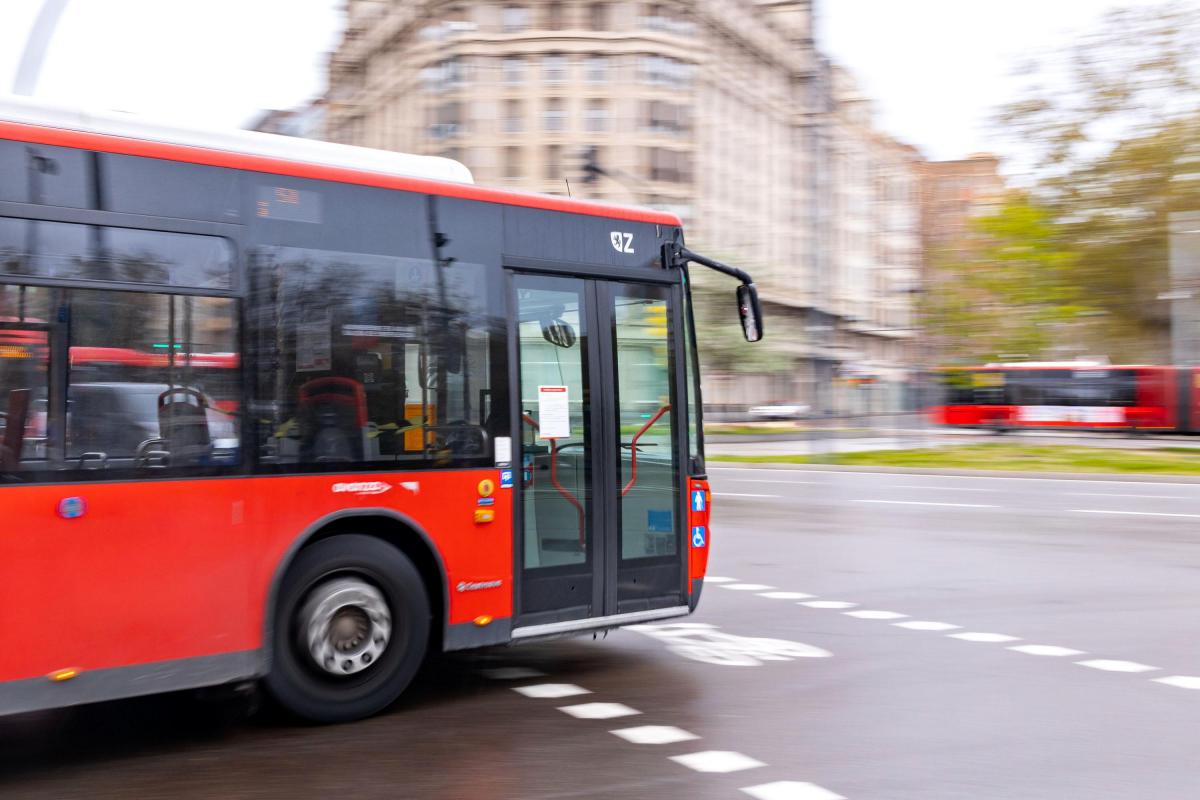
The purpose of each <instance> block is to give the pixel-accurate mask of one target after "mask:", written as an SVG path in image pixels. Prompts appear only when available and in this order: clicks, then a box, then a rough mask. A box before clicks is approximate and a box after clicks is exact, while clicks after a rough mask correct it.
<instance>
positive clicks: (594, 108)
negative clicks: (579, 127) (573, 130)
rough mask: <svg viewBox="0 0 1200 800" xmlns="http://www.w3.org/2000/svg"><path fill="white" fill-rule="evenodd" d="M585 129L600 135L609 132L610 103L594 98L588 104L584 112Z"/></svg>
mask: <svg viewBox="0 0 1200 800" xmlns="http://www.w3.org/2000/svg"><path fill="white" fill-rule="evenodd" d="M583 122H584V129H585V130H587V131H588V132H589V133H600V132H602V131H606V130H608V103H607V102H606V101H604V100H601V99H600V98H592V99H591V100H588V102H587V108H586V109H584V112H583Z"/></svg>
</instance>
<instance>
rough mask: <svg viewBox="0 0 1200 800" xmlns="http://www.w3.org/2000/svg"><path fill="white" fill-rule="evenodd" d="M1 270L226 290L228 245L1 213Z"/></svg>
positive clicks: (229, 276) (230, 279)
mask: <svg viewBox="0 0 1200 800" xmlns="http://www.w3.org/2000/svg"><path fill="white" fill-rule="evenodd" d="M0 272H3V273H5V274H9V275H38V276H41V277H49V278H86V279H89V280H102V281H123V282H128V283H155V284H168V285H173V286H189V287H196V288H203V289H229V288H232V286H233V249H232V247H231V246H230V245H229V242H227V241H226V240H225V239H221V238H219V237H216V236H196V235H192V234H186V233H167V232H163V231H145V230H135V229H133V228H111V227H102V226H98V225H77V224H74V223H65V222H39V221H33V220H24V219H14V218H10V217H0Z"/></svg>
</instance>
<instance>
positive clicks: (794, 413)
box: [749, 404, 809, 419]
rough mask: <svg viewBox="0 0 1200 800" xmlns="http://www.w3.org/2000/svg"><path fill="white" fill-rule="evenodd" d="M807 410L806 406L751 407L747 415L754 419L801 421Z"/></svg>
mask: <svg viewBox="0 0 1200 800" xmlns="http://www.w3.org/2000/svg"><path fill="white" fill-rule="evenodd" d="M808 410H809V409H808V406H802V405H784V404H779V405H766V406H751V407H750V411H749V413H750V416H751V417H753V418H754V419H801V418H803V417H805V416H807V415H808Z"/></svg>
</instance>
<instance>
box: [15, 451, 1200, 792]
mask: <svg viewBox="0 0 1200 800" xmlns="http://www.w3.org/2000/svg"><path fill="white" fill-rule="evenodd" d="M712 475H713V480H714V487H715V492H716V498H715V509H716V511H715V521H714V534H713V536H714V541H713V546H714V548H715V549H714V552H713V558H712V563H711V565H710V566H711V569H710V572H711V573H712V576H713V577H712V580H710V581H709V582H708V583H707V584H706V586H705V589H704V598H703V602H702V606H701V610H700V611H699V612H698V614H697V615H695V616H694V617H692V618H689V619H687V620H685V621H684V623H685V625H684V626H680V625H677V624H665V625H655V626H649V627H646V628H643V629H640V630H624V631H618V632H614V633H612V634H610V635H609V636H608V637H606V638H602V639H597V640H592V639H582V640H570V641H560V642H551V643H544V644H538V645H531V646H525V647H514V648H502V649H498V650H494V651H488V652H484V653H475V654H466V655H456V656H453V657H448V658H442V659H438V660H437V661H435V662H433V663H432V664H431V665H430V667H429V668H428V669H427V670H426V671H425V673H424V674H423V675H422V677H421V678H420V679H419V681H418V683H417V685H416V687H415V688H414V690H413V692H412V693H411V695H410V696H409V697H408V698H407V699H406V700H404V701H402V702H401V704H399V705H398V706H397V707H396V708H394V709H392V710H391V711H389V712H388V713H386V714H384V715H382V716H380V717H378V718H375V719H372V720H368V721H365V722H360V723H355V724H353V725H345V726H337V727H306V726H295V725H292V724H290V723H288V722H286V721H284V720H281V719H279V718H278V717H276V716H275V715H273V714H270V713H262V714H259V715H257V716H255V717H254V718H252V719H251V720H250V721H245V722H223V721H220V720H219V719H218V718H217V716H218V715H217V714H216V713H215V712H214V711H213V709H212V708H211V707H209V706H205V705H202V704H198V703H197V702H195V701H194V700H193V699H191V698H190V697H189V696H173V697H167V698H150V699H143V700H137V701H132V702H121V703H110V704H105V705H102V706H95V707H90V708H83V709H75V710H67V711H58V712H49V713H42V714H36V715H27V716H22V717H16V718H8V719H3V720H0V797H20V798H24V797H29V798H107V797H138V798H152V797H171V798H193V797H195V798H200V797H205V798H207V797H222V798H299V797H353V798H355V799H356V800H360V799H362V798H445V799H446V800H458V799H459V798H475V797H486V798H536V799H537V800H550V799H551V798H555V799H558V798H564V799H565V798H573V799H574V798H596V800H599V799H600V798H658V797H688V798H694V799H696V800H705V799H707V798H747V797H751V798H760V799H765V800H832V799H833V798H837V797H843V798H849V799H850V800H867V799H868V798H870V799H872V800H874V799H878V800H885V799H886V800H918V799H919V800H958V799H959V798H961V800H1042V799H1044V800H1074V799H1075V798H1081V799H1083V798H1086V800H1101V799H1102V798H1123V799H1124V798H1139V799H1145V798H1155V800H1172V799H1174V798H1179V800H1194V798H1196V797H1200V769H1198V768H1197V760H1196V739H1197V733H1198V731H1200V614H1198V613H1197V610H1198V608H1200V547H1197V543H1198V542H1200V484H1195V483H1191V484H1189V483H1172V482H1170V481H1159V482H1136V483H1134V482H1120V481H1107V480H1100V479H1096V480H1080V481H1069V480H1043V479H1031V478H1021V477H1015V476H1004V477H996V478H973V477H972V478H968V477H949V476H941V475H912V474H879V473H855V472H842V471H821V470H790V469H788V470H784V469H769V468H761V469H729V468H719V469H713V471H712Z"/></svg>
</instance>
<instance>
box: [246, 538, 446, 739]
mask: <svg viewBox="0 0 1200 800" xmlns="http://www.w3.org/2000/svg"><path fill="white" fill-rule="evenodd" d="M429 617H430V611H429V598H428V596H427V595H426V593H425V586H424V583H423V581H422V580H421V575H420V573H419V572H418V571H417V568H416V567H415V566H413V563H412V562H411V561H409V559H408V557H407V556H405V555H404V553H402V552H400V550H398V549H396V548H395V547H393V546H391V545H390V544H388V543H387V542H384V541H382V540H380V539H375V538H372V537H370V536H362V535H359V534H344V535H339V536H333V537H330V538H328V539H322V540H321V541H319V542H316V543H315V544H313V545H310V546H308V547H305V548H304V549H303V550H301V551H300V553H299V554H298V555H297V556H296V560H295V561H294V562H293V563H292V565H291V566H290V567H289V568H288V571H287V573H286V574H285V577H284V580H283V584H282V586H281V587H280V591H279V598H278V602H277V604H276V608H275V618H274V621H273V622H274V624H273V626H272V642H271V645H272V655H273V658H272V663H271V668H270V672H269V673H268V674H267V677H266V680H265V684H266V688H267V691H268V692H270V694H271V696H272V697H273V698H274V699H275V701H276V702H278V703H279V704H280V705H281V706H283V708H284V709H285V710H287V711H289V712H291V713H292V714H295V715H296V716H298V717H302V718H304V719H307V720H311V721H313V722H322V723H332V722H349V721H351V720H356V719H362V718H363V717H369V716H371V715H372V714H375V713H377V712H379V711H381V710H383V709H384V708H386V707H387V706H389V705H391V704H392V703H393V702H394V701H395V700H396V698H398V697H399V696H400V694H401V693H402V692H403V691H404V690H405V688H407V686H408V684H409V683H410V682H411V681H412V679H413V676H414V675H416V673H417V670H418V669H419V668H420V666H421V663H422V662H423V661H424V658H425V652H426V649H427V646H428V642H429V625H430V619H429Z"/></svg>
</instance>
